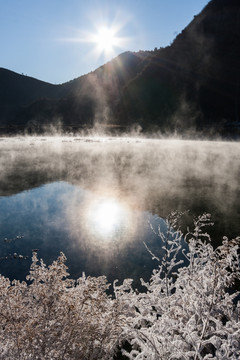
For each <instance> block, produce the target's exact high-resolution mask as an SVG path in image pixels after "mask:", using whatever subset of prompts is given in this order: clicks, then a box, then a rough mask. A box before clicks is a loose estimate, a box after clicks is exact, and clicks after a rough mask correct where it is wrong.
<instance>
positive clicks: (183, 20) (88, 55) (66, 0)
mask: <svg viewBox="0 0 240 360" xmlns="http://www.w3.org/2000/svg"><path fill="white" fill-rule="evenodd" d="M207 3H208V0H118V1H116V0H101V1H100V0H8V1H7V0H0V44H1V48H0V67H4V68H7V69H10V70H13V71H16V72H18V73H24V74H27V75H28V76H32V77H35V78H37V79H40V80H44V81H48V82H51V83H56V84H58V83H63V82H65V81H69V80H71V79H74V78H76V77H78V76H81V75H83V74H86V73H88V72H90V71H93V70H95V69H96V68H97V67H99V66H101V65H102V64H104V63H105V62H106V61H109V60H111V58H113V57H114V56H116V55H118V54H120V53H121V52H124V51H127V50H130V51H138V50H153V49H154V47H164V46H167V45H169V44H170V43H171V42H172V40H173V39H174V38H175V37H176V35H177V33H179V32H181V30H182V29H183V28H184V27H185V26H187V25H188V23H189V22H190V21H191V20H192V19H193V16H194V15H197V14H198V13H199V12H200V11H201V10H202V9H203V8H204V6H206V5H207ZM100 26H105V27H106V28H111V29H113V28H114V30H115V37H117V38H121V39H122V40H123V41H121V43H118V44H114V46H113V48H112V49H111V52H110V53H104V52H103V51H102V52H100V51H99V52H98V53H97V52H96V46H97V44H96V43H93V42H91V37H92V36H94V34H96V33H97V32H98V30H99V27H100Z"/></svg>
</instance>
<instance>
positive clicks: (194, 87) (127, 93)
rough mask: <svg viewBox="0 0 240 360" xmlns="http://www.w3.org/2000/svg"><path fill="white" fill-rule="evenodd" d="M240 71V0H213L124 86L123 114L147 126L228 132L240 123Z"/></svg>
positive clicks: (121, 104) (121, 108) (122, 116)
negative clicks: (230, 126)
mask: <svg viewBox="0 0 240 360" xmlns="http://www.w3.org/2000/svg"><path fill="white" fill-rule="evenodd" d="M239 75H240V2H239V1H236V0H235V1H233V0H213V1H211V2H210V3H209V4H208V5H207V6H206V7H205V9H203V11H202V12H201V13H200V14H199V15H198V16H196V17H195V18H194V20H193V21H192V22H191V23H190V24H189V25H188V26H187V27H186V28H185V29H184V30H183V31H182V33H181V34H179V35H178V36H177V38H176V39H175V41H174V42H173V44H172V45H171V46H169V47H167V48H165V49H161V50H158V51H157V52H155V54H154V55H153V56H151V58H150V62H149V65H148V67H147V69H146V70H145V72H144V73H143V74H142V76H140V77H139V78H137V79H135V80H134V81H132V82H130V84H129V85H128V87H127V88H126V89H124V91H123V93H122V98H121V101H120V106H119V109H120V112H121V118H122V119H126V118H128V119H129V120H130V119H131V121H133V119H140V123H141V125H143V127H144V128H148V127H150V126H151V125H155V124H157V125H159V126H160V127H161V128H167V129H168V130H171V131H172V130H174V129H180V130H183V129H184V128H185V129H186V128H189V126H194V127H197V128H198V129H203V128H206V127H207V128H209V127H215V130H216V131H224V128H223V125H224V124H228V123H230V122H233V123H234V122H235V123H237V122H238V121H239V120H238V119H239V102H240V99H239V97H240V93H239ZM125 121H126V120H125Z"/></svg>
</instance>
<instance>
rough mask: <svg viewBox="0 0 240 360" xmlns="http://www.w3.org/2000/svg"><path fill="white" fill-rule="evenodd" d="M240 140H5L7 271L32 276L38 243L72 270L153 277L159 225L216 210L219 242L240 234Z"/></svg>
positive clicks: (0, 211) (2, 223)
mask: <svg viewBox="0 0 240 360" xmlns="http://www.w3.org/2000/svg"><path fill="white" fill-rule="evenodd" d="M239 154H240V144H239V143H237V142H220V141H219V142H217V141H215V142H214V141H212V142H210V141H183V140H177V139H172V140H171V139H168V140H167V139H165V140H157V139H144V138H110V137H80V136H79V137H19V138H1V139H0V166H1V173H0V244H1V248H0V272H1V273H2V274H3V275H5V276H8V277H10V278H11V279H13V278H17V279H21V280H22V279H24V278H25V276H26V274H27V272H28V269H29V266H30V263H31V254H32V250H33V249H38V254H39V257H41V258H43V260H44V261H45V262H46V263H47V264H49V263H50V262H52V261H53V260H54V259H55V258H56V257H57V256H58V254H59V252H60V251H63V252H64V253H65V255H66V256H67V259H68V260H67V265H68V267H69V272H70V274H71V277H73V278H77V277H79V276H80V275H81V274H82V272H83V271H84V272H85V273H86V274H87V275H92V276H98V275H106V276H107V278H108V280H109V281H113V280H114V279H116V278H118V279H120V280H122V279H123V278H126V277H131V278H135V279H137V278H139V277H143V278H145V279H147V278H148V277H149V275H150V274H151V271H152V269H153V268H154V267H155V266H156V262H154V261H153V260H152V257H151V255H150V254H149V252H148V251H147V250H146V247H145V245H144V242H146V244H147V246H148V247H149V248H150V249H151V250H152V251H153V252H155V253H156V254H157V255H159V256H161V254H162V250H161V241H160V239H159V237H158V236H157V235H156V234H154V232H153V231H152V229H151V227H153V228H154V229H157V227H158V226H159V225H160V227H161V229H164V227H165V222H164V219H165V218H166V217H167V215H168V214H169V213H170V212H171V211H175V210H178V211H183V212H187V211H188V212H187V213H186V215H185V218H184V221H183V223H182V226H183V231H185V230H186V226H187V225H189V224H190V219H191V218H192V217H193V216H197V215H200V214H202V213H203V212H208V213H211V214H212V217H213V221H214V222H215V227H214V229H210V233H211V235H212V237H213V240H214V244H215V245H218V244H220V243H221V239H222V236H223V235H227V236H229V237H236V236H238V235H239V234H240V201H239V199H240V186H239V178H240V155H239Z"/></svg>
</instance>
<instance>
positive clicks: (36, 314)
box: [0, 253, 123, 360]
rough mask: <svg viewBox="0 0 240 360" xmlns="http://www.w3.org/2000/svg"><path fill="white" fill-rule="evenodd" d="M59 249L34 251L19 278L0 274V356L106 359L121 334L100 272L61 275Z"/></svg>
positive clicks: (113, 303) (115, 308)
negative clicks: (46, 259) (50, 253)
mask: <svg viewBox="0 0 240 360" xmlns="http://www.w3.org/2000/svg"><path fill="white" fill-rule="evenodd" d="M65 260H66V259H65V256H64V255H63V254H61V255H60V257H59V258H58V259H57V261H54V262H53V264H52V265H50V266H49V267H46V265H45V264H44V263H43V261H42V260H41V261H40V264H38V259H37V256H36V254H35V253H34V254H33V262H32V266H31V270H30V274H29V276H28V280H30V281H31V284H30V285H27V283H25V282H22V283H21V282H19V281H13V282H12V283H10V281H9V280H8V279H6V278H4V277H2V276H1V277H0V344H1V345H0V359H34V360H36V359H58V360H59V359H83V360H85V359H89V360H90V359H112V358H113V354H114V350H115V348H116V346H117V345H118V343H119V339H120V336H121V332H122V330H121V326H122V322H123V319H122V316H121V314H120V312H119V309H118V303H117V300H112V299H111V298H110V297H109V296H107V294H106V290H107V288H108V285H107V282H106V278H105V277H104V276H101V277H98V278H93V277H85V276H84V275H83V276H82V277H81V278H80V279H78V280H77V282H75V281H74V280H70V279H67V278H66V277H67V275H68V273H67V271H66V266H65V264H64V262H65Z"/></svg>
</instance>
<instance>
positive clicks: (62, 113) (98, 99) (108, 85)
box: [17, 52, 148, 131]
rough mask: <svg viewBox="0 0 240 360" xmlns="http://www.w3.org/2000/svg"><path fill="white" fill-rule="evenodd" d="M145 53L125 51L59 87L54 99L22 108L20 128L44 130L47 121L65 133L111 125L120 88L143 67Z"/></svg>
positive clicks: (19, 113) (19, 119) (43, 100)
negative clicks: (61, 128)
mask: <svg viewBox="0 0 240 360" xmlns="http://www.w3.org/2000/svg"><path fill="white" fill-rule="evenodd" d="M147 57H148V52H145V53H144V55H142V56H139V55H137V54H134V53H131V52H125V53H123V54H121V55H119V56H117V57H116V58H115V59H113V60H112V61H110V62H108V63H107V64H105V65H103V66H101V67H99V68H98V69H96V70H95V71H94V72H91V73H89V74H87V75H84V76H81V77H80V78H77V79H75V80H72V81H70V82H68V83H65V84H62V85H61V91H60V94H61V95H63V94H64V97H63V96H61V97H59V98H58V99H46V98H45V99H42V100H40V101H39V100H37V101H35V102H33V103H32V104H31V105H30V106H27V107H22V108H21V109H19V112H18V114H17V117H18V121H19V122H20V124H21V126H22V127H26V128H27V129H30V131H35V130H37V131H39V130H40V128H41V127H43V128H44V129H45V128H46V125H47V124H48V123H49V122H50V121H51V122H53V123H55V124H56V123H59V122H61V124H62V126H63V128H64V129H65V130H71V129H79V128H82V127H86V126H87V127H91V126H93V125H94V124H96V123H97V124H104V125H109V124H110V123H111V125H112V124H113V120H112V119H114V118H115V113H114V112H115V108H116V104H117V102H118V99H119V98H120V94H121V90H122V88H123V87H124V86H125V85H126V84H127V83H128V82H129V81H130V79H133V78H135V77H136V76H138V74H139V73H140V72H141V71H142V68H143V67H145V66H146V64H145V62H146V61H147V60H146V59H147Z"/></svg>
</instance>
